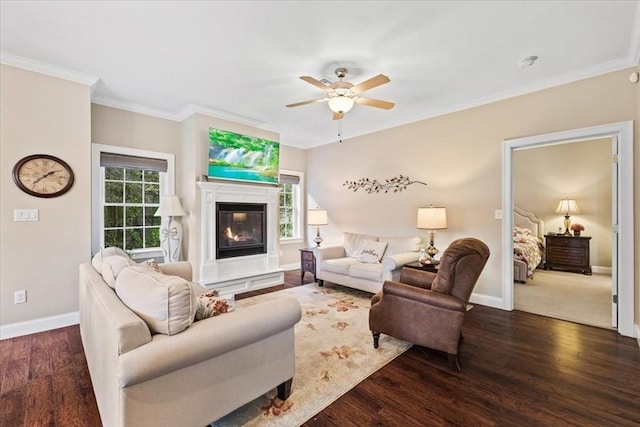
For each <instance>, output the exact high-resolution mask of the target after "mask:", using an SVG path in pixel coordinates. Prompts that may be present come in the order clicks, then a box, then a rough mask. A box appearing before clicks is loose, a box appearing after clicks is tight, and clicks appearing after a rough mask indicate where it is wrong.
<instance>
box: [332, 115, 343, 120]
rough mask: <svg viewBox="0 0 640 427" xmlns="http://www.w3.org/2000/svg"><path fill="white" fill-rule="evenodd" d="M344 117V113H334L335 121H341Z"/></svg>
mask: <svg viewBox="0 0 640 427" xmlns="http://www.w3.org/2000/svg"><path fill="white" fill-rule="evenodd" d="M343 117H344V113H333V120H341V119H342V118H343Z"/></svg>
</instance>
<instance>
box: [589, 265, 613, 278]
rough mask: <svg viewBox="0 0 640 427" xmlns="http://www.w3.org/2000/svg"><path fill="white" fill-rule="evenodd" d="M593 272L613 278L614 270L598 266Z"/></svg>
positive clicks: (593, 267)
mask: <svg viewBox="0 0 640 427" xmlns="http://www.w3.org/2000/svg"><path fill="white" fill-rule="evenodd" d="M591 272H592V273H595V274H608V275H609V276H611V274H612V272H613V269H612V268H611V267H600V266H598V265H594V266H592V267H591Z"/></svg>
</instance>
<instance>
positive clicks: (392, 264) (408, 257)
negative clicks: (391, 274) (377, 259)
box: [382, 252, 420, 271]
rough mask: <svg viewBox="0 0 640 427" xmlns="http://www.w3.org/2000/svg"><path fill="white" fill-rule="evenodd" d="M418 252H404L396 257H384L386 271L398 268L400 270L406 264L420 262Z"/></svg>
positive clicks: (395, 255)
mask: <svg viewBox="0 0 640 427" xmlns="http://www.w3.org/2000/svg"><path fill="white" fill-rule="evenodd" d="M419 255H420V254H419V253H418V252H404V253H399V254H394V255H388V256H384V257H383V258H382V264H383V267H384V268H385V270H388V271H391V270H395V269H396V268H400V267H402V266H403V265H405V264H408V263H410V262H414V261H417V260H418V256H419Z"/></svg>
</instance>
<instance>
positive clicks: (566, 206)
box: [556, 197, 580, 236]
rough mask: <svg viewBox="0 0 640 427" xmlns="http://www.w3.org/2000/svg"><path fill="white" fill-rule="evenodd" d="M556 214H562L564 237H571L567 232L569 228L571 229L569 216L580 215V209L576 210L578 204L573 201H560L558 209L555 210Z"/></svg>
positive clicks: (567, 199) (568, 199)
mask: <svg viewBox="0 0 640 427" xmlns="http://www.w3.org/2000/svg"><path fill="white" fill-rule="evenodd" d="M556 213H559V214H564V235H565V236H571V232H570V231H569V227H571V219H570V218H571V214H578V213H580V209H578V204H577V203H576V201H575V200H573V199H570V198H568V197H567V198H566V199H564V200H560V203H559V204H558V207H557V208H556Z"/></svg>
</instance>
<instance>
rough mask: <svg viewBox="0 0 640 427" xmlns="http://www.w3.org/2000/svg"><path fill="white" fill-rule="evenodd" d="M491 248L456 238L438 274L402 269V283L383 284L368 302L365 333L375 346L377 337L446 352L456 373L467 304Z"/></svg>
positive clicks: (475, 241) (468, 239)
mask: <svg viewBox="0 0 640 427" xmlns="http://www.w3.org/2000/svg"><path fill="white" fill-rule="evenodd" d="M488 258H489V248H488V247H487V245H485V244H484V243H483V242H481V241H480V240H478V239H474V238H464V239H458V240H455V241H454V242H452V243H451V245H450V246H449V247H448V248H447V249H446V250H445V251H444V253H443V254H442V259H441V261H440V268H439V269H438V273H431V272H428V271H422V270H416V269H410V268H407V267H405V268H403V269H402V272H401V274H400V282H392V281H389V280H387V281H386V282H384V284H383V287H382V291H381V292H378V293H377V294H375V295H374V296H373V298H372V299H371V311H370V312H369V329H370V330H371V331H372V333H373V346H374V347H375V348H378V342H379V338H380V334H381V333H383V334H386V335H390V336H392V337H396V338H399V339H402V340H405V341H409V342H411V343H414V344H418V345H421V346H424V347H428V348H433V349H436V350H441V351H444V352H446V353H447V354H448V356H449V363H450V366H451V368H452V369H455V370H458V371H459V370H460V365H459V364H458V344H459V342H460V340H461V339H462V332H461V330H462V322H463V321H464V316H465V314H466V312H467V302H468V301H469V296H470V295H471V291H472V290H473V287H474V286H475V284H476V282H477V281H478V277H479V276H480V273H481V272H482V269H483V268H484V266H485V264H486V263H487V259H488Z"/></svg>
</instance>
